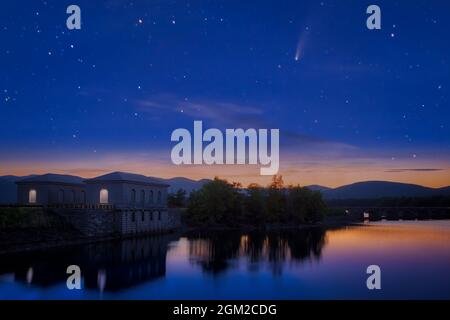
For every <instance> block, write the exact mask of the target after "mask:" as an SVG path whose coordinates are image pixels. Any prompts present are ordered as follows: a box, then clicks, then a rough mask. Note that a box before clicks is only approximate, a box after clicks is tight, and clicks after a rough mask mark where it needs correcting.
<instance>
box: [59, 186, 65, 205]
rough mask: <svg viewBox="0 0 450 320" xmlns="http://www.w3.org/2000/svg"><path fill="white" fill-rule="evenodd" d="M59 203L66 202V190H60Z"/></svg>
mask: <svg viewBox="0 0 450 320" xmlns="http://www.w3.org/2000/svg"><path fill="white" fill-rule="evenodd" d="M58 203H64V190H62V189H61V190H59V191H58Z"/></svg>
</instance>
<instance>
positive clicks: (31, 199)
mask: <svg viewBox="0 0 450 320" xmlns="http://www.w3.org/2000/svg"><path fill="white" fill-rule="evenodd" d="M36 198H37V193H36V190H34V189H31V190H30V191H29V192H28V202H29V203H36Z"/></svg>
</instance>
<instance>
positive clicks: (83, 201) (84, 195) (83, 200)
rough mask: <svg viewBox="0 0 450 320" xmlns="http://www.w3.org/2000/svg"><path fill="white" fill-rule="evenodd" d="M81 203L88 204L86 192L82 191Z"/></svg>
mask: <svg viewBox="0 0 450 320" xmlns="http://www.w3.org/2000/svg"><path fill="white" fill-rule="evenodd" d="M80 202H81V203H86V192H84V191H81V199H80Z"/></svg>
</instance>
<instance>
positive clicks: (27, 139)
mask: <svg viewBox="0 0 450 320" xmlns="http://www.w3.org/2000/svg"><path fill="white" fill-rule="evenodd" d="M70 4H77V5H79V6H80V8H81V15H82V29H81V30H68V29H67V28H66V18H67V16H68V15H67V14H66V13H65V11H66V8H67V6H68V5H70ZM370 4H377V5H379V6H380V7H381V12H382V29H381V30H374V31H370V30H368V29H367V28H366V18H367V14H366V13H365V11H366V8H367V6H368V5H370ZM449 14H450V3H449V2H448V1H438V0H434V1H376V2H373V1H327V0H324V1H281V2H280V1H203V0H202V1H119V0H111V1H81V0H76V1H72V2H67V1H56V0H55V1H32V0H27V1H2V2H1V3H0V41H1V47H0V48H1V50H0V70H1V72H0V98H1V100H0V117H1V120H2V121H1V127H0V157H1V158H0V163H1V162H3V163H1V166H2V168H1V171H0V173H2V174H7V173H17V174H19V173H20V174H22V173H25V172H28V173H31V172H44V171H50V170H52V171H63V172H69V173H70V172H71V170H70V168H72V169H73V172H75V171H77V170H78V173H84V174H85V175H89V172H91V171H92V172H96V170H100V169H99V167H111V168H113V167H114V168H119V169H124V170H131V171H133V170H134V171H140V170H141V171H142V168H146V167H145V163H148V164H149V165H150V164H151V163H153V162H152V161H154V162H158V161H159V162H158V163H159V165H161V166H162V167H164V166H165V168H166V171H165V172H164V173H163V174H162V175H167V176H170V175H175V173H174V174H171V172H172V170H178V168H173V167H171V166H173V165H172V164H171V163H170V148H171V147H172V146H173V144H172V143H171V142H170V134H171V132H172V131H173V130H174V129H176V128H178V127H186V128H192V126H193V120H203V121H204V125H205V126H206V127H211V126H213V127H218V128H220V129H225V128H238V127H243V128H248V127H255V128H280V136H281V143H282V150H281V154H282V156H281V162H282V173H284V175H285V176H288V177H289V176H290V175H292V179H291V180H292V181H296V179H297V178H294V177H308V178H306V179H303V181H305V182H320V183H323V184H328V185H334V184H339V182H349V181H350V182H351V181H353V180H361V179H368V178H370V179H375V178H377V177H378V176H379V177H380V178H383V179H387V180H402V181H409V182H417V183H424V184H428V185H443V184H445V180H446V181H447V182H449V180H450V174H449V167H450V165H449V164H450V157H449V150H450V149H449V147H450V134H449V133H450V123H449V116H450V109H449V93H450V83H449V75H450V66H449V63H450V61H449V57H450V41H448V33H449V31H450V19H449ZM299 42H300V43H301V47H302V52H301V58H300V59H299V60H298V61H296V60H295V59H294V58H295V53H296V48H297V46H298V44H299ZM2 159H3V160H2ZM49 163H50V164H49ZM64 163H65V164H67V166H64V165H63V164H64ZM337 163H338V164H339V165H338V167H337V168H338V169H339V170H344V171H345V172H344V171H342V172H343V173H342V174H343V175H344V177H345V179H344V178H342V177H340V178H339V177H338V178H336V177H334V176H333V175H328V176H330V177H332V178H328V180H327V178H326V176H327V175H326V174H325V173H324V170H325V169H324V168H330V167H333V166H335V165H336V164H337ZM69 164H70V165H69ZM333 168H335V167H333ZM203 169H204V168H203ZM371 169H373V170H374V171H373V174H372V175H369V176H366V175H358V174H357V172H359V171H358V170H360V171H361V172H367V170H369V171H370V170H371ZM424 169H427V170H424ZM428 169H432V170H428ZM90 170H91V171H90ZM189 170H191V169H189V168H188V169H187V171H186V172H183V171H176V175H186V176H192V177H200V176H202V175H205V176H210V175H211V174H212V173H205V172H203V171H202V172H201V173H200V172H198V173H196V174H193V173H192V172H191V171H189ZM283 170H284V171H283ZM302 170H303V171H302ZM314 170H316V171H314ZM339 170H338V171H339ZM380 170H381V171H380ZM393 170H406V171H402V173H403V174H404V175H403V176H399V175H398V172H396V173H395V175H389V173H391V174H394V172H392V171H393ZM408 170H410V171H408ZM411 170H412V171H411ZM145 171H146V173H149V174H151V173H154V172H153V171H154V170H153V171H152V170H151V169H148V168H147V169H145ZM314 172H316V173H317V172H319V173H317V174H316V173H314ZM417 172H420V173H421V175H417ZM335 173H336V170H333V174H335ZM381 173H383V174H381ZM154 174H155V175H157V174H158V172H156V173H154ZM214 174H218V172H215V173H214ZM219 174H220V170H219ZM224 175H225V176H226V174H224ZM239 175H240V173H239V174H238V173H234V174H231V176H233V177H239ZM248 175H250V176H251V175H252V174H251V173H249V174H248ZM314 177H316V178H314ZM333 177H334V178H333ZM314 179H316V180H317V181H315V180H314ZM324 179H325V180H324ZM330 179H332V180H330ZM333 179H334V180H333ZM436 179H437V180H436ZM442 179H444V180H442ZM244 180H245V179H244ZM288 180H289V179H288ZM300 180H301V181H302V179H301V178H300ZM327 181H328V182H327Z"/></svg>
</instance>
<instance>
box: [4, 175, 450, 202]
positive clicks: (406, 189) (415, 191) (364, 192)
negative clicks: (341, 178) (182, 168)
mask: <svg viewBox="0 0 450 320" xmlns="http://www.w3.org/2000/svg"><path fill="white" fill-rule="evenodd" d="M33 176H34V175H30V176H24V177H18V176H1V177H0V203H15V202H16V201H17V200H16V199H17V185H16V184H15V182H16V181H18V180H21V179H25V178H30V177H33ZM160 180H162V181H164V182H166V183H168V184H169V185H170V188H169V192H175V191H177V190H178V189H180V188H181V189H184V190H186V192H187V193H190V192H192V191H193V190H198V189H200V188H201V187H202V186H203V185H204V184H205V183H207V182H209V181H211V180H209V179H201V180H191V179H188V178H183V177H176V178H171V179H160ZM308 188H310V189H312V190H319V191H320V192H322V194H323V196H324V198H325V199H327V200H332V199H337V200H339V199H376V198H396V197H432V196H440V195H442V196H450V186H448V187H443V188H428V187H424V186H420V185H416V184H407V183H399V182H387V181H364V182H356V183H352V184H349V185H345V186H341V187H338V188H334V189H333V188H328V187H324V186H320V185H310V186H308Z"/></svg>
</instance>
